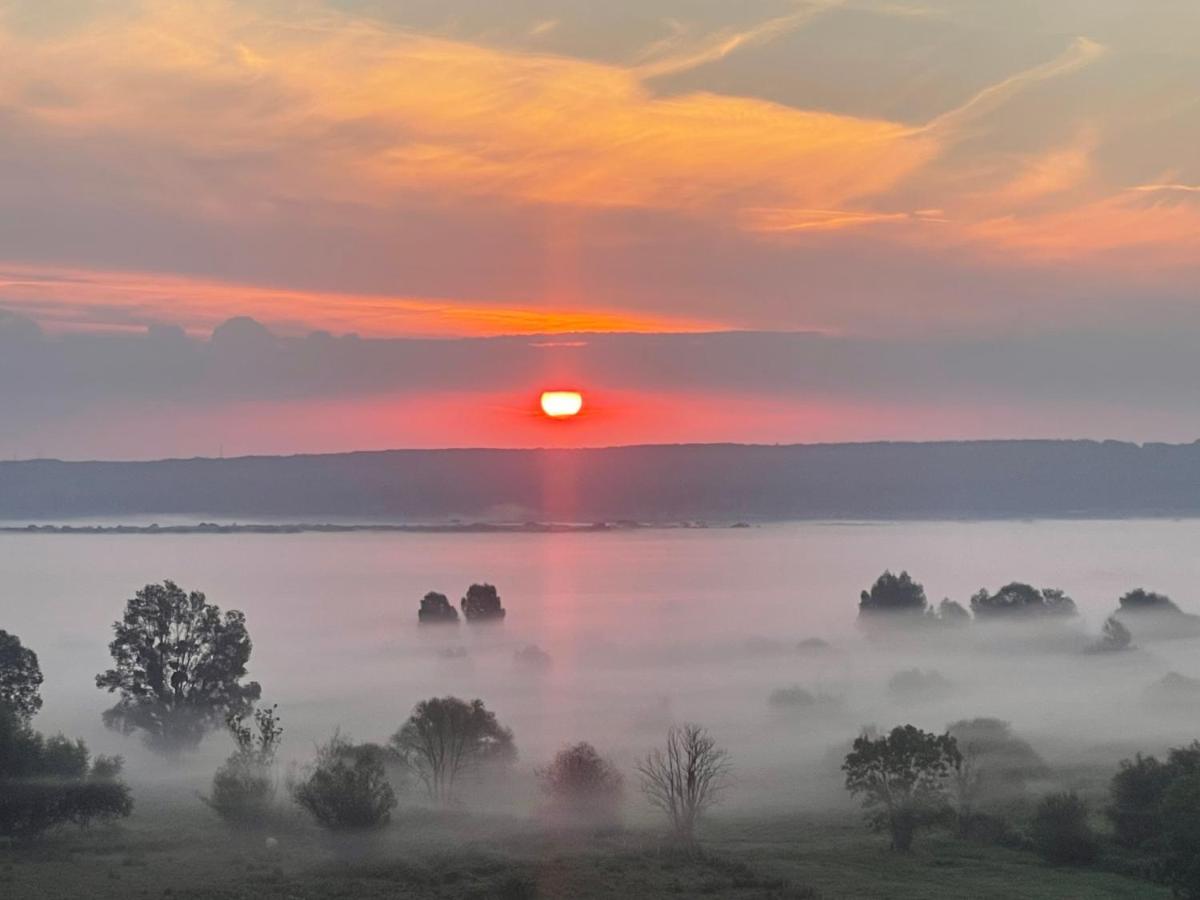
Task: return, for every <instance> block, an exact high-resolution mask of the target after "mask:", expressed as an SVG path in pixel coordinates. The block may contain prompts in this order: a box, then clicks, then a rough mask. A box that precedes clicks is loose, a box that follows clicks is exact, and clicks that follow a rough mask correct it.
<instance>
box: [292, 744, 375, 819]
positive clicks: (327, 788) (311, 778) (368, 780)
mask: <svg viewBox="0 0 1200 900" xmlns="http://www.w3.org/2000/svg"><path fill="white" fill-rule="evenodd" d="M385 756H386V753H385V751H384V749H383V748H382V747H380V746H379V745H377V744H357V745H356V744H352V743H350V742H349V741H347V740H345V739H344V738H342V737H341V736H340V735H338V734H334V736H333V737H332V738H330V739H329V742H328V743H327V744H324V745H323V746H321V747H319V748H317V759H316V761H315V762H314V763H313V764H312V765H311V766H310V767H309V768H308V769H307V770H305V773H304V777H303V779H302V780H300V781H299V782H297V783H295V784H293V785H292V797H293V799H294V800H295V801H296V803H298V804H299V805H300V806H301V807H303V808H304V809H306V810H307V811H308V812H309V813H310V814H311V815H312V817H313V818H314V819H316V820H317V822H318V824H320V825H322V826H324V827H325V828H329V829H331V830H350V829H366V828H378V827H380V826H382V825H385V824H387V821H388V819H390V818H391V814H392V809H393V807H395V805H396V793H395V791H393V790H392V786H391V784H390V783H389V782H388V779H387V773H386V772H385V771H384V759H385Z"/></svg>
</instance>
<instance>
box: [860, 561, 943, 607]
mask: <svg viewBox="0 0 1200 900" xmlns="http://www.w3.org/2000/svg"><path fill="white" fill-rule="evenodd" d="M928 608H929V602H928V601H927V600H926V599H925V588H924V587H923V586H922V585H921V584H920V583H918V582H916V581H913V580H912V578H911V577H910V576H909V574H908V572H901V573H900V574H899V575H893V574H892V573H891V571H885V572H884V573H883V574H882V575H880V576H879V577H878V578H877V579H875V583H874V584H873V585H871V589H870V590H869V591H863V592H862V593H861V594H860V595H859V602H858V613H859V615H860V616H863V615H873V614H876V613H916V614H923V613H924V612H925V611H926V610H927V609H928Z"/></svg>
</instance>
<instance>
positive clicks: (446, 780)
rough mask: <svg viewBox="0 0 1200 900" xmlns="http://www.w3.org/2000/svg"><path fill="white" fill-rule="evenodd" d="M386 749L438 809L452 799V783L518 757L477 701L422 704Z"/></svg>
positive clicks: (506, 732) (451, 699) (432, 700)
mask: <svg viewBox="0 0 1200 900" xmlns="http://www.w3.org/2000/svg"><path fill="white" fill-rule="evenodd" d="M389 746H390V747H391V749H392V751H393V752H394V753H395V754H396V755H397V756H398V757H399V758H400V759H401V760H402V761H403V762H404V764H405V765H406V766H407V767H408V768H409V769H410V770H411V771H413V772H415V773H416V774H417V776H418V777H419V778H420V779H421V781H422V782H423V783H424V784H425V787H426V789H427V790H428V792H429V797H430V799H432V800H435V801H437V802H439V803H449V802H450V801H452V800H453V799H454V790H455V783H456V781H457V780H458V778H459V777H460V776H461V775H462V774H463V773H464V772H466V771H468V770H470V769H474V768H477V767H479V766H482V765H486V764H489V763H508V762H512V761H513V760H514V759H516V756H517V751H516V747H515V746H514V744H513V734H512V732H511V731H510V730H509V729H507V728H505V727H503V726H502V725H500V723H499V722H498V721H497V720H496V714H495V713H493V712H491V711H489V710H488V708H487V707H486V706H484V705H483V701H482V700H472V701H471V702H470V703H468V702H467V701H465V700H461V699H459V698H458V697H431V698H430V699H428V700H422V701H421V702H420V703H418V704H417V705H416V706H415V707H414V708H413V712H412V715H411V716H409V717H408V720H407V721H406V722H405V723H404V724H403V725H402V726H401V727H400V729H399V730H398V731H397V732H396V733H395V734H394V735H392V738H391V741H390V743H389Z"/></svg>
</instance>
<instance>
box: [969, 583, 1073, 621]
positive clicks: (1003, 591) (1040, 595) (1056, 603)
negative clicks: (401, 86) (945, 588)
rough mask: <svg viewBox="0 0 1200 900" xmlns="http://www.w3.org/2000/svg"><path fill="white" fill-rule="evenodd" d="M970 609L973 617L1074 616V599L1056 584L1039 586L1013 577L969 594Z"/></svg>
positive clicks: (982, 618) (983, 618) (984, 618)
mask: <svg viewBox="0 0 1200 900" xmlns="http://www.w3.org/2000/svg"><path fill="white" fill-rule="evenodd" d="M971 612H973V613H975V618H976V620H987V619H1021V618H1028V617H1031V616H1063V617H1067V616H1073V615H1075V613H1076V610H1075V601H1074V600H1072V599H1071V598H1070V597H1068V596H1067V595H1066V593H1065V592H1063V591H1060V590H1058V589H1057V588H1044V589H1042V590H1040V591H1039V590H1038V589H1037V588H1035V587H1033V586H1032V585H1029V584H1024V583H1022V582H1020V581H1012V582H1009V583H1008V584H1006V585H1004V587H1002V588H1000V589H999V590H998V591H996V593H994V594H989V593H988V592H987V589H986V588H982V589H980V590H979V591H977V592H976V593H975V595H974V596H972V597H971Z"/></svg>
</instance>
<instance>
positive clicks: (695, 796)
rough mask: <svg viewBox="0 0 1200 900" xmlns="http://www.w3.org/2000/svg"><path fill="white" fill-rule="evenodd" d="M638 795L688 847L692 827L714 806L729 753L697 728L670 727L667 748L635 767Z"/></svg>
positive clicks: (726, 771) (723, 781) (727, 767)
mask: <svg viewBox="0 0 1200 900" xmlns="http://www.w3.org/2000/svg"><path fill="white" fill-rule="evenodd" d="M637 770H638V775H639V776H640V779H641V787H642V793H643V794H645V795H646V799H647V800H649V801H650V803H651V804H653V805H654V806H657V807H658V808H659V809H661V810H662V811H663V812H665V813H666V814H667V818H668V819H669V820H670V822H671V831H672V833H673V834H674V836H675V838H676V839H677V840H679V841H682V842H683V843H687V844H690V843H692V842H693V841H694V840H695V835H696V825H697V824H698V823H699V821H700V818H701V817H702V816H703V815H704V813H705V812H706V811H707V810H708V809H709V808H710V807H711V806H712V805H713V804H714V803H716V802H717V801H718V800H719V799H720V796H721V793H722V791H723V790H724V788H725V786H726V783H727V781H728V777H729V773H730V770H731V766H730V761H729V753H728V752H726V751H725V750H723V749H722V748H721V747H719V746H717V742H716V741H715V740H714V739H713V737H712V735H710V734H709V733H708V731H707V730H706V729H704V728H702V727H700V726H699V725H692V724H685V725H679V726H674V725H673V726H671V728H670V729H668V731H667V744H666V747H664V748H662V749H655V750H652V751H651V752H650V754H649V755H648V756H647V757H646V758H645V759H643V760H642V761H641V762H640V763H638V767H637Z"/></svg>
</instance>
